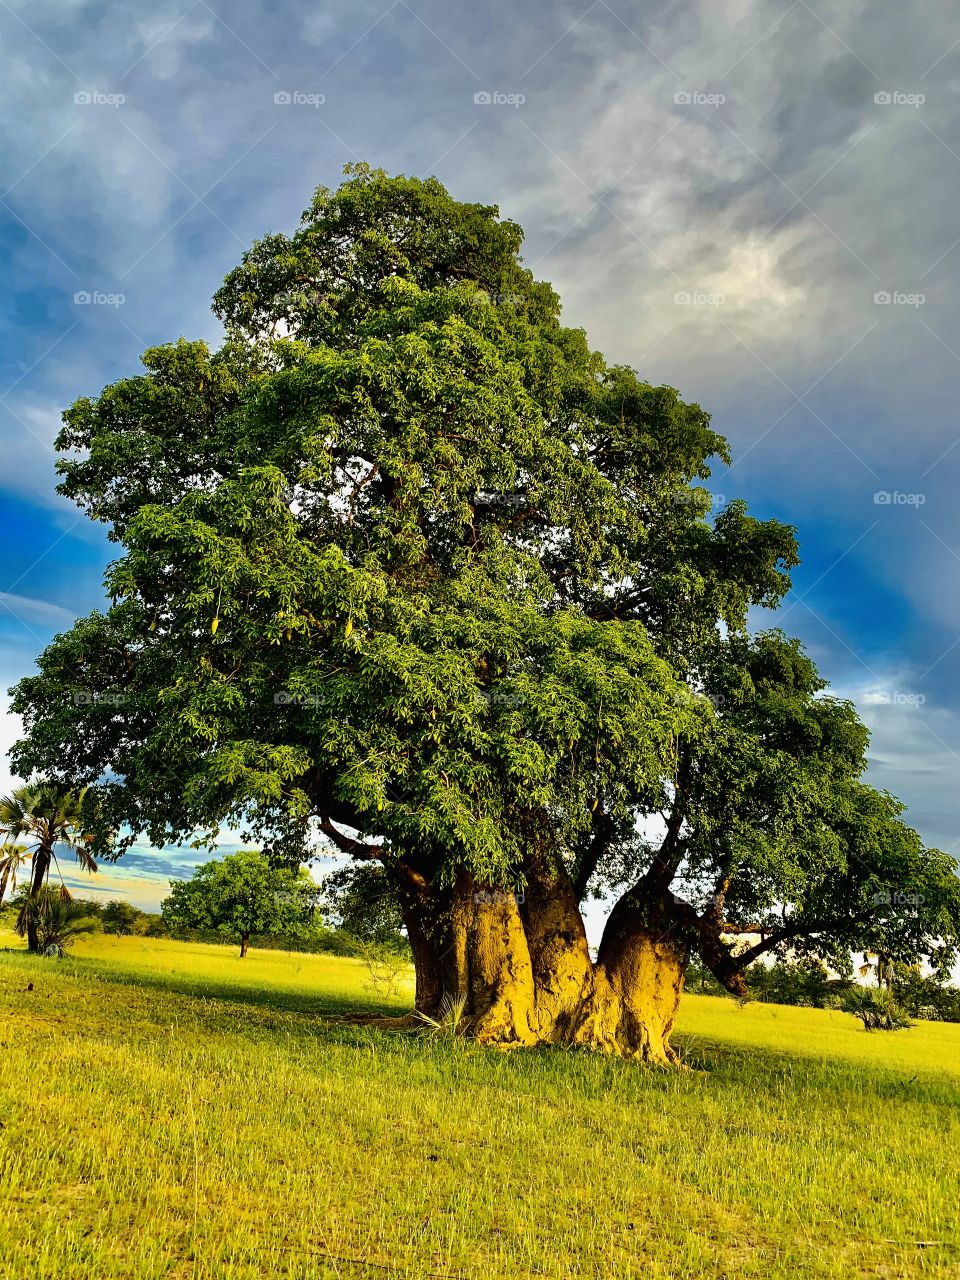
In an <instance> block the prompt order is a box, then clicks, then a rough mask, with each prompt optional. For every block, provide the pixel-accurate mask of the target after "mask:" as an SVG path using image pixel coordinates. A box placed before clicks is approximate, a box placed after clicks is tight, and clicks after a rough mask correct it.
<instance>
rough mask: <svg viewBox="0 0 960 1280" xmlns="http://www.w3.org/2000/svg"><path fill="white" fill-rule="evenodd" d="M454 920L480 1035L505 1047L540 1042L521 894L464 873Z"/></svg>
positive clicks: (469, 1008) (465, 994)
mask: <svg viewBox="0 0 960 1280" xmlns="http://www.w3.org/2000/svg"><path fill="white" fill-rule="evenodd" d="M454 919H455V935H456V936H455V941H456V944H457V951H456V954H457V961H458V963H457V967H458V969H459V971H460V974H461V975H462V977H461V990H460V997H461V999H464V998H465V1000H466V1005H465V1012H466V1013H467V1015H468V1017H469V1018H470V1024H469V1025H470V1028H471V1032H472V1034H473V1036H474V1038H475V1039H476V1040H478V1041H479V1042H480V1043H481V1044H495V1045H499V1046H501V1047H513V1046H520V1045H534V1044H538V1043H539V1042H540V1041H541V1040H542V1039H543V1035H542V1033H541V1029H540V1025H539V1015H538V1010H537V989H536V984H535V982H534V975H533V964H532V962H531V959H530V949H529V947H528V945H527V935H526V933H525V931H524V927H523V920H522V919H521V916H520V907H519V904H518V902H517V898H516V895H515V894H513V893H511V892H510V891H509V890H504V889H498V888H495V887H493V886H491V885H483V884H477V882H476V881H475V880H473V878H472V877H470V876H466V875H464V876H462V877H461V879H460V881H459V882H458V885H457V901H456V904H455V910H454ZM461 945H462V951H461ZM461 956H462V959H461ZM464 980H465V981H464Z"/></svg>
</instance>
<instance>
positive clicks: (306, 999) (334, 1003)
mask: <svg viewBox="0 0 960 1280" xmlns="http://www.w3.org/2000/svg"><path fill="white" fill-rule="evenodd" d="M0 954H3V953H2V952H0ZM9 954H11V955H14V954H15V955H16V958H17V960H18V961H26V963H27V964H28V965H29V966H30V968H31V969H32V968H33V967H34V966H36V967H37V971H38V972H39V973H43V972H44V969H45V967H46V966H49V965H54V964H56V965H57V968H58V969H59V970H60V971H61V972H63V973H64V974H65V975H67V976H70V977H75V978H77V979H78V980H80V981H83V980H84V978H88V979H90V978H92V979H96V980H97V981H99V982H103V983H105V984H109V985H114V986H122V987H130V988H135V989H140V990H150V991H158V992H164V993H166V994H169V995H175V996H185V997H188V998H192V999H195V1000H200V1001H204V1002H212V1003H220V1004H228V1005H243V1006H246V1007H249V1008H250V1009H251V1010H253V1009H256V1010H258V1011H259V1012H260V1013H266V1014H269V1013H277V1014H294V1015H298V1016H300V1017H307V1018H317V1019H318V1020H324V1021H334V1020H336V1019H345V1018H348V1017H351V1016H354V1015H357V1016H359V1017H363V1018H375V1017H380V1018H390V1017H396V1016H397V1015H399V1014H403V1013H406V1012H407V1010H408V1008H409V1006H399V1007H398V1005H397V1004H396V1003H394V1004H388V1003H385V1002H384V1001H383V1000H380V999H378V998H377V997H376V995H375V994H373V993H372V992H371V993H367V992H363V991H357V992H349V993H347V992H344V993H343V994H339V993H337V992H336V991H330V990H316V991H313V990H309V989H307V988H305V987H299V988H295V989H292V990H291V989H284V988H276V987H271V986H259V985H257V984H256V983H255V982H253V981H251V982H249V983H246V982H226V983H225V982H222V981H219V980H218V979H217V978H216V977H213V976H211V977H206V976H205V975H201V974H189V973H179V972H176V973H170V972H164V971H163V970H150V969H146V968H144V969H137V968H131V967H130V966H129V964H128V963H127V962H119V961H118V962H113V961H111V960H107V959H102V958H100V957H97V958H95V959H94V958H89V957H86V956H69V957H68V958H67V959H66V960H65V961H53V960H51V959H49V958H47V957H44V956H36V957H28V956H27V955H26V954H25V953H22V952H12V951H11V952H10V953H9ZM60 966H62V969H61V968H60ZM56 971H57V970H56V969H55V970H54V972H56Z"/></svg>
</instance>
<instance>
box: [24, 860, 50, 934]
mask: <svg viewBox="0 0 960 1280" xmlns="http://www.w3.org/2000/svg"><path fill="white" fill-rule="evenodd" d="M52 856H53V855H52V851H51V850H50V849H48V848H47V847H46V846H45V845H40V847H39V848H38V849H37V851H36V852H35V853H34V855H33V866H32V868H31V874H30V898H31V902H30V904H29V906H28V908H27V910H28V914H27V947H28V949H29V950H30V951H39V950H40V928H39V921H38V919H37V906H36V903H37V899H38V898H39V896H40V891H41V889H42V888H43V886H44V883H45V882H46V879H47V873H48V872H49V870H50V862H51V859H52Z"/></svg>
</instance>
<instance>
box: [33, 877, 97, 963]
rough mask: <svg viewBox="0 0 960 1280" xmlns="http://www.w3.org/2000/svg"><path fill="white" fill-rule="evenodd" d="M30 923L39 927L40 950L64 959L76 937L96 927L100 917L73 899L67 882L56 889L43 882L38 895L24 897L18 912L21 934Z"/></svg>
mask: <svg viewBox="0 0 960 1280" xmlns="http://www.w3.org/2000/svg"><path fill="white" fill-rule="evenodd" d="M31 926H32V927H33V928H34V929H35V930H36V935H37V950H38V951H41V952H42V953H43V954H44V955H45V956H59V957H60V958H61V959H62V958H63V956H64V955H65V954H66V950H67V947H70V946H72V945H73V944H74V942H76V940H77V938H79V937H80V936H81V935H82V934H85V933H92V932H93V931H94V929H96V928H97V921H96V920H95V919H94V918H93V917H92V916H90V915H88V914H87V908H86V907H85V906H84V904H83V903H82V902H74V901H73V899H72V898H71V897H70V893H69V890H68V889H67V887H66V886H65V885H60V886H59V887H57V888H55V889H51V887H50V886H49V885H44V887H43V888H42V889H41V890H40V892H39V893H38V894H37V896H36V897H35V898H30V897H26V896H25V897H24V899H23V904H22V906H21V907H20V913H19V915H18V916H17V924H16V929H17V933H19V934H20V936H21V938H22V937H23V935H24V934H25V933H29V931H30V928H31Z"/></svg>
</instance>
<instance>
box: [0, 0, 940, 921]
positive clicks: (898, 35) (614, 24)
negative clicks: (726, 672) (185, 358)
mask: <svg viewBox="0 0 960 1280" xmlns="http://www.w3.org/2000/svg"><path fill="white" fill-rule="evenodd" d="M0 34H2V39H3V42H4V48H5V52H6V72H7V74H6V77H5V83H4V85H3V87H2V89H0V94H2V95H3V98H4V99H5V100H4V101H3V112H2V117H0V119H2V122H3V123H2V126H0V128H2V131H3V149H4V163H3V166H2V173H3V175H4V177H3V180H2V183H0V186H2V195H0V254H2V258H0V263H2V278H3V282H4V307H3V314H2V317H0V325H2V333H0V336H2V343H0V347H2V354H0V361H2V368H0V543H2V552H3V554H2V559H0V686H2V687H3V688H6V686H7V685H8V684H10V683H12V682H13V681H14V680H16V679H17V678H18V677H19V676H21V675H23V674H25V673H26V672H28V671H29V670H30V669H31V667H32V663H33V659H34V656H35V655H36V653H37V652H39V650H40V649H41V648H42V647H43V645H44V644H45V643H47V641H48V640H49V639H50V638H51V636H52V635H53V634H55V632H56V631H57V630H59V629H62V628H64V627H66V626H68V625H69V623H70V622H71V620H72V619H73V618H75V617H76V616H78V615H79V614H82V613H84V612H86V611H88V610H89V609H91V608H93V607H95V606H96V605H97V604H98V603H100V601H101V599H102V592H101V576H102V572H103V568H104V566H105V564H106V563H107V561H108V560H109V558H110V550H109V548H108V545H107V543H106V541H105V539H104V537H103V533H102V530H100V529H98V528H97V527H96V526H94V525H92V524H90V522H88V521H87V520H85V519H84V518H82V517H81V516H80V515H79V512H77V511H76V510H75V509H74V508H73V507H72V506H71V505H70V504H68V503H66V502H64V501H63V500H62V499H59V498H58V497H57V496H56V495H55V493H54V491H53V486H54V476H53V462H54V455H53V452H52V448H51V442H52V440H53V438H54V436H55V434H56V431H57V428H58V422H59V415H60V412H61V411H62V409H63V408H64V407H65V406H66V405H68V404H69V403H70V402H71V401H72V400H73V399H75V398H76V397H77V396H79V395H83V394H94V395H95V394H96V393H97V392H99V390H100V389H101V388H102V386H103V385H104V384H105V383H107V382H110V381H111V380H113V379H115V378H117V377H121V376H124V375H126V374H129V373H131V372H134V371H135V370H136V369H137V367H138V358H139V354H140V352H141V351H142V350H143V349H144V348H145V347H146V346H148V345H151V344H153V343H157V342H163V341H169V340H172V339H176V338H177V337H178V336H179V335H181V334H184V335H186V336H189V337H204V338H207V339H208V340H211V341H214V342H215V341H216V340H217V336H218V327H217V324H216V321H215V320H214V319H213V317H212V316H211V314H210V310H209V299H210V296H211V295H212V293H213V292H214V290H215V289H216V288H217V286H218V285H219V283H220V281H221V279H222V277H223V276H224V274H225V273H226V272H227V271H228V270H229V269H230V267H231V266H233V265H234V264H235V263H236V262H237V260H238V259H239V255H240V254H241V252H242V250H243V248H244V247H245V246H246V245H247V244H249V243H250V242H251V241H252V240H253V239H254V238H256V237H258V236H260V235H262V234H264V233H265V232H267V231H270V230H291V229H292V228H293V227H294V225H295V224H296V221H297V219H298V218H299V215H300V212H301V210H302V209H303V208H304V207H305V206H306V204H307V203H308V201H309V198H310V194H311V191H312V189H313V188H314V187H315V186H316V185H318V184H320V183H323V184H325V185H328V186H331V185H336V183H337V182H338V180H339V175H340V170H341V168H342V166H343V164H344V163H346V162H348V161H350V160H356V159H363V160H368V161H370V162H371V163H373V164H376V165H381V166H383V167H384V168H386V169H388V170H391V171H396V172H406V173H418V174H422V175H426V174H431V173H432V174H436V175H437V176H438V177H439V178H440V179H441V180H442V181H443V182H444V183H446V185H447V186H448V187H449V189H450V190H451V191H452V192H453V193H454V194H455V195H456V196H458V197H460V198H463V199H469V200H482V201H485V202H498V203H499V204H500V205H501V208H502V211H503V213H504V214H505V215H508V216H510V217H512V218H515V219H517V220H518V221H519V222H520V223H521V224H522V225H523V226H524V227H525V229H526V233H527V240H526V246H525V256H526V260H527V263H528V265H530V266H531V267H532V268H533V269H534V270H535V272H536V273H537V274H538V275H541V276H543V277H545V278H547V279H549V280H551V281H552V282H553V283H554V285H555V286H556V287H557V288H558V290H559V292H560V294H561V296H562V297H563V299H564V303H565V317H566V320H567V322H568V323H570V324H577V325H582V326H583V327H584V328H586V330H587V331H588V333H589V335H590V338H591V340H592V342H593V343H594V345H595V346H597V347H599V348H600V349H602V350H603V351H604V352H605V353H606V354H607V356H608V357H609V358H611V359H616V360H622V361H626V362H628V363H630V364H633V365H635V366H636V367H637V368H638V369H640V370H641V372H642V373H643V375H644V376H645V377H647V378H648V379H650V380H651V381H654V382H666V383H669V384H671V385H673V386H676V387H678V388H679V389H680V390H681V391H682V392H683V394H684V395H685V397H686V398H688V399H691V400H698V401H699V402H700V403H701V404H703V405H704V406H705V407H706V408H708V409H709V410H711V411H712V413H713V414H714V421H715V425H716V427H717V428H718V429H719V430H720V431H722V432H723V433H724V434H725V435H726V436H727V437H728V438H729V440H730V442H731V445H732V448H733V454H734V462H733V466H732V468H731V469H729V470H727V469H726V468H724V467H723V466H719V467H718V468H717V471H716V474H715V476H714V478H713V480H712V482H711V483H712V487H713V489H714V490H715V492H716V493H717V494H718V495H723V497H725V498H730V497H733V496H742V497H745V498H746V499H747V500H748V501H749V502H750V504H751V506H752V507H753V509H754V510H756V511H757V513H758V514H761V515H776V516H778V517H780V518H781V519H785V520H787V521H790V522H792V523H794V524H796V525H797V526H798V529H799V533H800V539H801V549H802V554H803V564H802V566H801V568H800V569H799V570H798V571H797V573H796V575H795V588H794V591H793V593H792V595H791V597H790V598H789V599H788V601H787V605H786V607H785V609H784V610H783V611H781V612H782V618H781V620H782V624H783V625H784V626H785V627H786V628H787V629H788V630H790V631H792V632H794V633H795V634H798V635H799V636H801V637H802V639H803V640H804V641H805V642H806V644H807V645H808V646H809V648H810V650H811V652H812V653H813V654H814V655H815V656H816V658H817V660H818V661H819V662H820V664H821V666H822V668H823V670H824V671H825V672H826V674H828V675H829V677H830V678H831V680H832V681H833V684H834V686H835V688H836V689H837V690H838V691H839V692H842V693H844V694H846V695H848V696H851V697H853V698H855V699H856V701H857V703H858V705H859V707H860V709H861V712H862V714H863V715H864V717H865V718H866V720H867V721H868V723H869V724H870V725H871V727H872V729H873V735H874V736H873V747H872V764H871V777H872V779H873V781H874V782H875V783H876V784H877V785H880V786H883V787H887V788H889V789H890V790H892V791H894V792H896V793H897V794H899V795H900V796H901V797H902V798H903V799H905V800H906V801H907V802H908V803H909V805H910V815H911V818H912V821H913V822H914V823H915V825H916V826H917V827H918V828H919V829H920V830H921V832H922V833H923V835H924V836H925V837H926V839H927V840H928V841H929V842H931V843H935V844H938V845H939V846H940V847H942V848H945V849H947V850H949V851H951V852H955V853H956V852H958V851H960V831H958V830H957V804H956V800H955V789H956V784H955V778H956V775H957V771H958V765H960V593H958V591H957V581H958V568H960V502H958V500H957V497H956V494H957V492H958V489H960V421H958V416H957V394H956V386H957V382H958V374H960V337H958V334H960V324H958V320H960V288H958V284H960V240H958V236H960V229H958V226H957V221H956V213H955V210H956V208H957V204H958V197H960V128H958V124H960V11H957V10H956V9H955V7H954V6H952V5H950V4H948V3H933V2H930V0H921V3H917V4H913V5H911V6H905V5H902V4H899V3H896V2H895V0H886V2H876V3H865V2H858V0H830V2H828V0H816V3H811V4H807V3H806V2H805V0H795V2H794V3H790V2H789V0H777V2H776V3H774V2H773V0H689V2H686V3H685V2H683V0H681V2H680V3H671V4H666V3H663V4H660V3H649V2H647V0H611V3H607V0H595V3H593V4H589V3H588V0H580V3H578V4H572V5H567V4H564V3H552V2H551V3H548V2H547V0H526V3H524V4H523V5H522V6H520V5H517V4H507V3H504V2H503V0H486V2H484V0H479V2H476V0H475V2H472V3H470V4H466V3H463V0H409V3H408V2H407V0H393V3H388V2H387V0H375V2H374V0H355V2H353V3H350V4H346V3H342V4H324V3H317V2H316V0H314V2H312V3H309V4H308V3H299V2H298V0H273V2H271V3H269V4H267V3H260V2H259V0H235V2H234V3H233V4H231V5H229V6H228V5H225V4H224V3H223V0H215V2H214V0H211V3H207V0H195V2H194V3H190V0H176V3H173V2H168V0H158V2H157V3H155V4H153V5H151V6H150V7H149V11H148V10H146V9H144V8H143V7H142V6H138V5H135V4H132V3H128V2H123V0H100V2H98V3H92V2H88V0H28V2H26V3H24V2H22V0H4V3H3V4H0ZM478 94H479V95H481V99H482V98H483V97H484V96H486V97H489V98H490V99H491V100H490V101H483V100H480V101H477V100H475V99H476V95H478ZM278 96H279V99H280V100H279V101H275V99H276V98H277V97H278ZM285 98H289V101H285V100H284V99H285ZM321 99H322V101H321ZM78 295H79V297H78ZM84 296H89V297H90V299H91V300H90V301H84V300H83V298H84ZM885 299H889V300H885ZM878 495H880V497H881V499H882V497H883V496H885V495H889V499H890V500H889V501H883V500H880V501H878V500H877V498H878ZM15 736H16V725H15V723H14V722H13V718H12V717H10V716H9V715H5V716H3V717H2V718H0V738H2V741H0V746H2V747H3V748H4V749H5V748H6V745H7V744H8V743H9V742H10V741H11V740H12V739H13V738H14V737H15ZM5 769H6V766H5V765H0V775H2V776H0V783H2V784H3V785H5V786H6V785H8V784H9V781H10V779H9V775H8V774H7V773H6V772H5ZM195 860H196V855H195V854H194V853H193V851H189V850H181V851H178V850H172V851H171V850H168V851H165V852H164V853H163V854H162V855H161V854H158V853H150V852H148V851H146V850H142V851H139V852H138V853H135V854H131V855H130V856H128V857H127V858H126V859H125V860H124V862H123V863H121V864H119V865H118V866H117V867H116V868H106V869H105V870H104V873H103V874H102V875H101V876H100V877H99V879H98V885H99V888H100V890H101V891H103V892H114V893H117V892H120V893H123V894H124V895H125V896H128V897H130V898H131V899H132V900H134V901H137V902H140V903H142V904H143V905H148V906H150V905H153V906H155V905H156V902H157V901H158V899H159V896H160V893H161V892H162V891H163V889H164V887H165V885H166V881H167V878H168V877H169V876H170V875H175V874H183V873H184V870H185V869H186V868H189V867H190V866H192V865H193V863H194V862H195Z"/></svg>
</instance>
